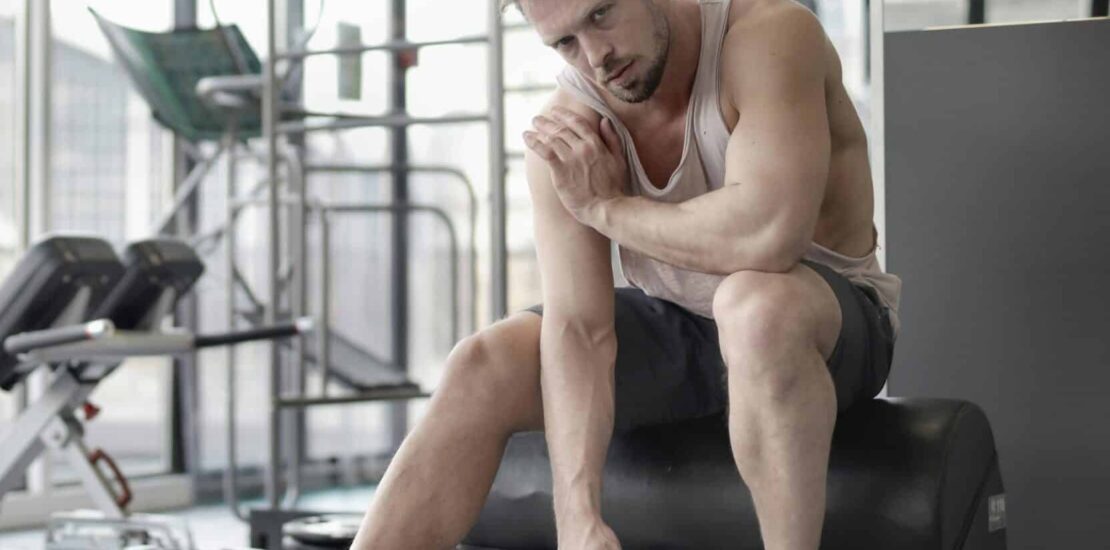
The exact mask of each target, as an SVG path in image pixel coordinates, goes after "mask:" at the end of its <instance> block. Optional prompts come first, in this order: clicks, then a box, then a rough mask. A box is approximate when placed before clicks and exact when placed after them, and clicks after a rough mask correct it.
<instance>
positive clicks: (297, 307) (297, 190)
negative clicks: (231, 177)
mask: <svg viewBox="0 0 1110 550" xmlns="http://www.w3.org/2000/svg"><path fill="white" fill-rule="evenodd" d="M282 10H283V13H284V14H285V24H284V25H283V27H282V28H283V29H284V30H285V32H284V39H282V40H281V43H282V49H288V48H290V47H291V46H292V45H293V44H295V43H297V42H298V40H299V38H300V36H301V31H302V30H303V28H304V0H285V3H284V4H283V6H282ZM279 53H280V52H271V54H270V57H278V54H279ZM286 84H287V83H286ZM283 88H285V89H286V90H287V91H289V90H288V86H287V85H284V84H283ZM295 92H296V93H295V97H296V99H297V101H298V102H299V101H300V98H301V92H302V90H300V89H298V90H296V91H295ZM300 107H301V105H299V104H298V108H300ZM286 143H287V148H288V153H287V154H286V155H285V156H284V158H285V160H286V163H285V166H286V170H287V172H286V176H287V177H288V185H289V186H290V192H291V193H292V194H293V196H294V197H295V201H294V204H293V205H292V208H291V209H290V215H289V223H288V224H287V227H288V229H287V232H288V238H289V261H288V264H289V266H290V267H291V272H290V276H289V279H288V280H289V283H290V284H289V285H288V289H289V292H288V294H287V295H288V297H289V302H288V303H289V311H290V314H291V317H290V318H292V319H300V318H301V317H303V316H304V315H305V311H306V310H307V308H308V301H307V296H306V292H307V276H306V274H305V269H306V268H305V266H306V265H307V262H306V261H305V249H306V247H307V246H308V242H307V239H306V235H305V234H306V231H305V228H306V224H307V216H306V212H305V207H306V205H305V189H306V185H305V179H304V178H305V177H306V173H305V172H304V165H303V163H302V162H301V159H302V158H303V155H304V154H305V136H304V135H299V136H298V135H291V136H287V138H286ZM291 344H292V354H291V357H290V361H289V369H288V370H289V375H290V376H289V380H292V384H293V385H294V388H292V389H293V391H295V392H296V393H297V394H298V395H301V394H303V393H304V390H305V377H306V373H305V352H306V350H305V345H304V341H303V340H302V339H301V338H296V339H294V340H293V341H292V342H291ZM285 414H286V417H285V419H286V432H287V433H286V434H285V435H286V436H288V440H287V442H286V443H287V445H286V446H287V450H286V453H287V456H288V458H289V470H288V472H289V473H288V476H287V479H288V483H287V485H286V488H285V498H284V502H283V505H284V506H285V507H286V508H292V507H294V506H295V505H296V504H297V500H298V499H299V498H300V494H301V464H302V462H303V459H304V458H305V457H306V449H307V448H306V444H305V438H304V434H305V433H306V427H307V426H306V425H305V423H306V418H305V414H304V411H303V410H302V411H286V412H285Z"/></svg>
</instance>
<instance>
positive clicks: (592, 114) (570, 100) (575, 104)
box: [539, 88, 601, 126]
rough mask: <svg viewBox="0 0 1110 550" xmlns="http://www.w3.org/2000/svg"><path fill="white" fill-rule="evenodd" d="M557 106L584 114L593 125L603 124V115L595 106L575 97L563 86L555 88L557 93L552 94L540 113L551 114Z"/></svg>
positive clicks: (580, 114)
mask: <svg viewBox="0 0 1110 550" xmlns="http://www.w3.org/2000/svg"><path fill="white" fill-rule="evenodd" d="M555 107H562V108H564V109H567V110H569V111H571V112H573V113H575V114H577V115H579V116H582V117H584V118H585V119H586V120H588V121H589V122H590V124H591V125H595V126H596V125H598V124H601V115H600V114H598V112H597V111H595V110H593V108H591V107H590V106H589V105H586V104H585V103H583V102H582V101H581V100H579V99H578V98H577V97H575V96H574V94H572V93H570V92H568V91H566V90H564V89H562V88H559V89H557V90H555V93H554V94H552V95H551V98H550V99H548V100H547V103H546V104H545V105H544V106H543V109H541V110H540V113H539V114H550V113H551V110H552V109H553V108H555Z"/></svg>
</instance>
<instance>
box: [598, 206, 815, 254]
mask: <svg viewBox="0 0 1110 550" xmlns="http://www.w3.org/2000/svg"><path fill="white" fill-rule="evenodd" d="M740 193H741V191H740V189H739V186H726V187H725V188H723V189H718V190H716V191H712V192H710V193H706V194H704V195H700V196H698V197H696V198H693V199H690V200H687V201H685V202H681V203H666V202H661V201H655V200H651V199H647V198H644V197H619V198H616V199H611V200H609V201H606V202H605V203H604V204H602V205H600V206H599V207H598V209H597V214H596V215H595V216H594V219H593V220H592V225H593V226H594V227H595V228H596V229H597V230H598V232H600V233H602V234H604V235H606V236H608V237H609V238H610V239H612V240H614V241H616V242H618V243H620V244H621V245H622V246H625V247H627V248H630V249H632V250H635V251H637V252H640V253H642V254H645V255H647V256H650V257H652V258H655V259H657V260H659V261H662V262H666V263H669V264H671V265H675V266H678V267H681V268H683V269H689V270H692V271H700V272H703V273H714V274H718V275H729V274H732V273H735V272H737V271H741V270H757V271H769V272H773V271H785V270H788V269H789V268H790V266H791V265H792V264H793V263H796V262H797V257H798V256H800V254H801V250H800V248H799V245H800V244H801V243H796V242H793V241H792V240H791V239H790V238H789V236H790V235H793V234H795V233H796V232H795V231H783V230H782V228H781V226H782V225H783V224H782V223H780V220H776V219H773V218H769V217H768V215H767V214H766V213H763V212H758V211H753V210H752V209H750V208H749V209H747V210H746V209H745V206H744V201H742V200H737V199H739V198H740V197H739V196H738V195H739V194H740Z"/></svg>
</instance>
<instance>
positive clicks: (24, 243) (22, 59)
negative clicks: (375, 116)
mask: <svg viewBox="0 0 1110 550" xmlns="http://www.w3.org/2000/svg"><path fill="white" fill-rule="evenodd" d="M31 3H32V0H23V2H20V3H19V8H18V9H19V13H18V14H17V16H16V18H15V52H14V53H15V58H14V62H15V67H14V69H15V70H14V71H13V76H14V77H15V82H13V84H14V86H13V90H12V91H13V92H14V94H15V97H14V98H13V99H14V102H13V105H12V107H14V112H15V113H16V115H17V116H16V117H15V119H16V120H15V122H16V128H15V136H14V137H15V138H16V139H14V140H13V143H12V161H13V163H14V166H13V167H12V174H11V175H12V176H13V177H15V181H16V182H17V185H16V197H15V198H16V204H17V205H19V206H18V208H17V209H16V210H17V211H16V216H17V217H18V220H19V222H18V223H19V237H18V239H19V241H18V242H19V249H18V252H23V251H24V250H27V248H28V246H29V245H30V244H31V218H32V214H31V213H32V212H34V210H33V206H32V204H31V196H32V194H31V185H32V184H31V174H32V172H33V168H32V166H33V163H34V157H33V155H34V153H33V148H32V146H31V133H32V128H33V127H34V121H33V119H34V115H33V113H34V112H35V111H34V110H33V109H32V107H31V105H32V102H33V101H34V95H33V94H32V90H33V89H32V76H31V73H32V72H33V71H34V65H35V63H34V58H33V57H32V54H31V52H32V51H33V50H34V40H33V39H32V36H33V33H32V29H31V20H30V14H31ZM23 391H24V390H21V393H22V392H23ZM21 400H22V399H21ZM20 407H22V405H20Z"/></svg>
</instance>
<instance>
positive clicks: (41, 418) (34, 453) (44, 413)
mask: <svg viewBox="0 0 1110 550" xmlns="http://www.w3.org/2000/svg"><path fill="white" fill-rule="evenodd" d="M90 391H91V388H86V387H83V386H82V385H81V383H80V382H78V381H77V379H76V378H74V376H73V375H72V374H70V373H69V372H68V371H66V370H61V371H58V373H57V374H56V375H55V376H54V379H53V380H52V381H51V382H50V386H49V387H48V388H47V389H46V391H45V392H44V393H43V395H42V397H41V398H40V399H38V400H37V401H35V402H34V403H33V404H31V405H30V406H29V407H28V408H27V409H26V410H24V411H23V413H22V414H20V415H19V417H18V418H17V419H16V420H15V422H14V423H13V424H12V425H11V427H10V428H9V429H8V431H7V432H6V433H5V434H4V437H3V438H0V441H3V442H4V445H3V447H2V448H0V497H2V496H3V495H4V494H5V493H7V492H8V491H10V490H12V489H14V488H15V486H16V485H17V484H18V483H19V481H20V478H21V477H22V475H23V473H24V472H25V471H26V470H27V468H28V467H29V466H30V465H31V463H32V462H34V460H35V459H36V458H38V456H39V455H41V454H42V451H43V448H44V444H43V441H42V438H41V436H42V434H43V433H44V432H45V431H46V429H47V428H48V427H49V426H50V424H51V422H52V421H53V420H54V419H56V418H57V417H58V416H59V415H61V414H62V413H63V412H64V411H65V410H66V409H69V408H72V407H74V406H75V403H79V402H81V401H83V400H84V398H85V397H86V396H87V395H88V393H89V392H90Z"/></svg>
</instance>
